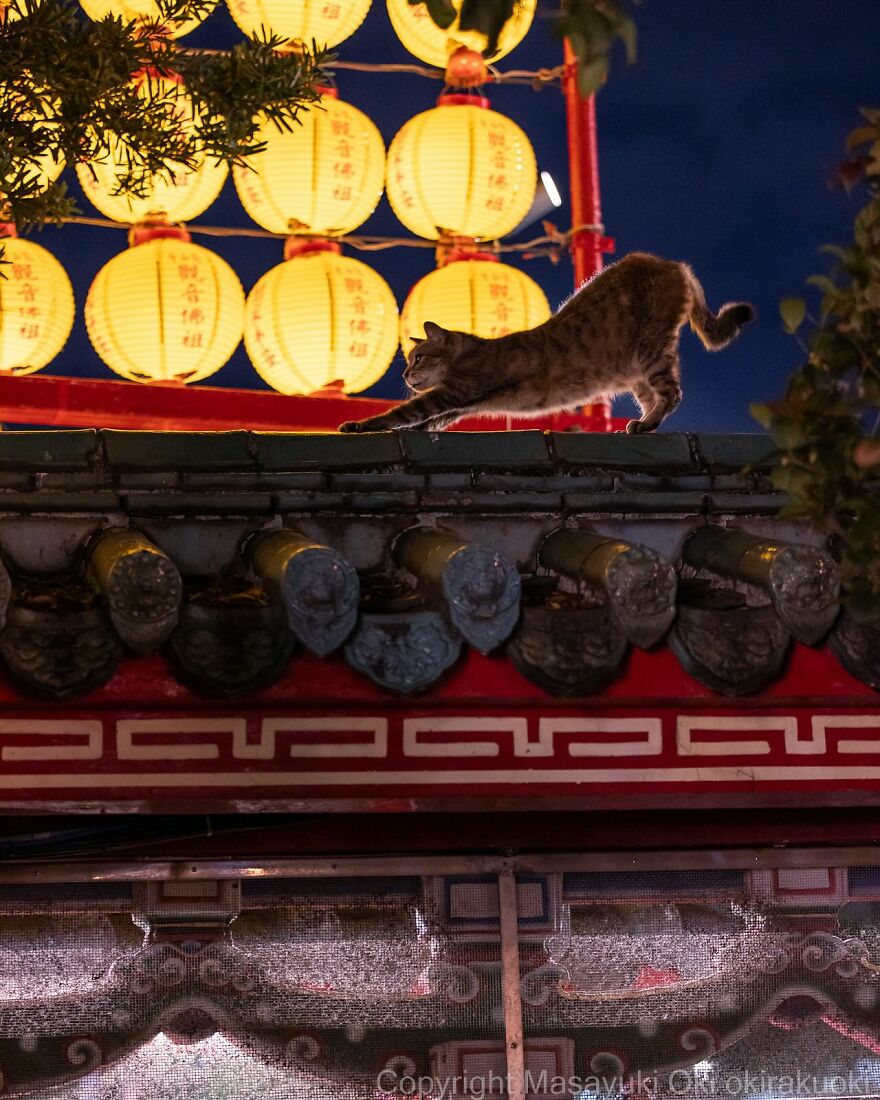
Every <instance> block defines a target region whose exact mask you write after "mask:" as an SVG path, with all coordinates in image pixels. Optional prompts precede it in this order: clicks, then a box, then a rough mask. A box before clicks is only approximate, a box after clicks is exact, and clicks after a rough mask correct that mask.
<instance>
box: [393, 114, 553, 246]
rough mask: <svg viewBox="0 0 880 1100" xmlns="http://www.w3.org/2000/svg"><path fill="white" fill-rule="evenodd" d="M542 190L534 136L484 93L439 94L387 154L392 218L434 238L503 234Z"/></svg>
mask: <svg viewBox="0 0 880 1100" xmlns="http://www.w3.org/2000/svg"><path fill="white" fill-rule="evenodd" d="M536 185H537V171H536V167H535V154H534V152H533V151H532V147H531V144H530V143H529V139H528V138H527V137H526V135H525V134H524V133H523V132H522V130H521V129H520V128H519V126H517V125H516V123H515V122H513V121H511V119H509V118H507V117H506V116H505V115H502V114H499V113H498V112H497V111H492V110H490V109H489V101H488V100H487V99H484V98H483V97H482V96H476V95H443V96H441V97H440V98H439V99H438V100H437V106H436V107H434V108H432V109H431V110H430V111H423V112H422V114H420V115H416V116H415V118H411V119H410V120H409V122H407V123H406V124H405V125H404V126H403V127H402V128H401V129H400V130H399V131H398V132H397V134H396V136H395V138H394V140H393V141H392V142H391V148H390V149H389V150H388V169H387V178H386V188H387V191H388V199H389V201H390V203H391V206H392V208H393V210H394V213H395V214H396V215H397V217H398V218H399V219H400V220H401V221H402V222H403V224H404V225H405V226H406V227H407V229H409V230H411V232H413V233H415V234H417V235H418V236H419V237H426V238H428V239H429V240H437V239H439V238H440V237H443V236H454V237H470V238H472V239H474V240H489V239H494V238H496V237H503V236H504V234H505V233H510V232H511V230H513V229H515V228H516V226H517V225H519V223H520V221H522V219H523V217H524V216H525V215H526V213H527V212H528V210H529V208H530V207H531V205H532V200H533V199H534V197H535V188H536Z"/></svg>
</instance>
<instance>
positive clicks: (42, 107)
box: [0, 74, 64, 194]
mask: <svg viewBox="0 0 880 1100" xmlns="http://www.w3.org/2000/svg"><path fill="white" fill-rule="evenodd" d="M0 101H2V104H3V107H4V109H6V110H10V109H11V110H12V111H13V112H14V117H15V118H16V120H17V121H18V122H20V123H21V124H22V126H23V127H24V128H26V129H27V131H28V132H29V134H32V135H34V136H37V135H39V136H40V137H41V138H42V137H45V136H47V135H48V137H49V140H50V141H52V140H53V137H54V135H53V134H52V131H53V130H54V131H57V129H58V123H57V121H56V118H57V115H58V112H59V111H60V109H61V103H60V101H59V100H58V98H57V97H56V96H53V95H52V94H51V93H49V92H47V91H46V90H45V89H43V88H38V87H37V86H36V85H35V84H34V83H33V82H32V81H31V79H30V76H29V75H28V74H23V75H22V76H21V77H19V80H18V81H16V83H15V84H13V83H2V84H0ZM22 136H24V135H22ZM20 163H22V162H21V161H20V160H19V158H18V157H13V158H12V168H13V171H15V170H16V169H17V168H18V166H19V164H20ZM23 163H25V170H26V173H27V174H26V177H24V178H23V179H22V183H23V184H24V185H25V187H26V188H27V189H28V190H29V191H30V192H31V194H37V193H39V192H41V191H45V190H46V188H47V187H48V186H49V184H50V183H54V181H55V180H56V179H58V177H59V176H60V175H61V173H62V171H63V170H64V158H63V157H59V158H58V159H57V160H56V159H55V158H54V157H53V156H52V154H51V153H50V152H48V151H47V152H44V153H41V154H40V155H39V156H36V157H33V158H28V159H27V161H26V162H23Z"/></svg>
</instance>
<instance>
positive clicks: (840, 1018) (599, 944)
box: [0, 867, 880, 1100]
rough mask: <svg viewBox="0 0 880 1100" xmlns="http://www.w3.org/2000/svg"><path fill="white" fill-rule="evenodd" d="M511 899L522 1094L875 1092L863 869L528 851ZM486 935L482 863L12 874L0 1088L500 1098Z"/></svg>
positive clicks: (871, 954)
mask: <svg viewBox="0 0 880 1100" xmlns="http://www.w3.org/2000/svg"><path fill="white" fill-rule="evenodd" d="M516 906H517V910H518V923H517V928H518V935H517V937H516V946H517V947H518V952H519V963H520V980H519V990H520V993H521V999H522V1012H521V1024H522V1028H523V1036H524V1047H523V1049H524V1061H525V1081H524V1083H525V1090H526V1093H527V1094H528V1095H529V1096H530V1097H532V1098H534V1100H545V1098H549V1097H553V1096H557V1097H570V1098H572V1100H574V1098H577V1100H589V1098H590V1097H592V1096H597V1097H603V1098H605V1097H607V1098H609V1100H611V1098H613V1100H623V1098H625V1097H635V1096H639V1097H645V1098H646V1100H652V1098H655V1097H656V1098H662V1100H667V1098H672V1097H684V1098H686V1100H688V1098H694V1100H715V1098H718V1100H721V1098H727V1097H749V1098H752V1100H775V1098H777V1097H788V1096H791V1097H803V1098H819V1097H821V1098H822V1100H824V1098H825V1097H829V1098H830V1097H838V1098H841V1100H844V1098H846V1100H850V1098H853V1100H854V1098H855V1097H874V1096H880V1013H878V997H880V872H878V870H877V869H875V868H870V867H861V868H849V869H847V868H821V867H813V868H807V869H803V868H801V869H794V868H793V869H789V870H785V869H783V870H768V869H758V870H750V871H731V870H723V871H718V870H713V871H652V872H627V873H584V872H576V873H575V872H572V873H570V874H567V873H559V872H553V873H550V872H548V873H546V874H539V873H534V874H519V875H518V876H517V878H516ZM501 959H502V943H501V934H500V923H499V889H498V879H497V877H496V876H494V875H491V874H487V875H473V874H461V875H449V874H444V875H431V874H426V875H423V876H409V877H395V876H387V877H369V878H321V879H271V878H254V879H250V880H245V881H244V882H243V883H238V882H236V881H219V880H218V881H184V882H166V883H155V882H154V883H149V884H140V885H139V884H135V885H134V886H133V887H132V888H127V889H126V890H120V889H118V887H113V888H110V887H107V886H101V885H100V884H94V885H90V886H86V885H83V884H78V885H72V886H70V887H66V886H63V885H62V886H58V887H57V888H53V889H52V891H48V892H47V891H46V890H45V889H44V890H43V892H42V893H40V892H39V891H31V892H30V893H29V892H28V891H27V890H22V889H18V890H8V889H7V890H4V891H3V892H2V893H0V1072H2V1075H3V1077H2V1083H3V1090H2V1095H13V1096H14V1095H32V1096H36V1097H46V1098H47V1100H48V1098H49V1097H58V1098H63V1100H67V1098H71V1100H73V1098H78V1100H134V1098H140V1097H144V1098H147V1097H148V1098H150V1100H165V1098H168V1100H172V1098H173V1100H178V1098H182V1097H192V1098H205V1100H209V1098H210V1100H251V1098H254V1100H256V1098H259V1100H273V1098H282V1097H283V1098H288V1097H290V1098H292V1097H303V1098H306V1100H311V1098H315V1100H325V1098H326V1100H330V1098H331V1097H333V1098H334V1100H335V1098H338V1097H342V1098H346V1097H350V1098H352V1100H354V1098H365V1100H381V1098H382V1097H383V1096H400V1095H404V1096H417V1097H419V1098H422V1097H425V1098H427V1097H429V1096H430V1097H435V1098H437V1100H487V1098H489V1100H491V1098H492V1097H495V1096H500V1095H502V1094H504V1093H505V1092H507V1091H508V1089H509V1092H510V1094H511V1096H512V1097H515V1096H516V1095H517V1088H518V1085H519V1084H520V1083H521V1082H520V1080H519V1079H518V1078H517V1079H516V1080H510V1081H508V1078H507V1073H506V1070H507V1063H506V1059H505V1050H506V1038H507V1039H508V1040H509V1039H510V1035H507V1036H506V1033H505V1010H504V1003H503V1001H504V998H503V989H504V975H503V968H502V961H501ZM508 978H509V979H512V980H513V982H514V984H515V980H516V979H515V973H512V972H509V973H508ZM511 1022H512V1021H511V1015H510V1009H509V1008H508V1018H507V1023H508V1027H510V1026H511ZM511 1065H513V1061H511Z"/></svg>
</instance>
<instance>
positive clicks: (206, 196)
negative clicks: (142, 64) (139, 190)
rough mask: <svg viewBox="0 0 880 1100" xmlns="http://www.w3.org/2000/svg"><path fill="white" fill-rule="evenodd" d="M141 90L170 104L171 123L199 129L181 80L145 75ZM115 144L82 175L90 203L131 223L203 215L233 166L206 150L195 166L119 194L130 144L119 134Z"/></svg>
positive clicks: (84, 168) (85, 166) (80, 172)
mask: <svg viewBox="0 0 880 1100" xmlns="http://www.w3.org/2000/svg"><path fill="white" fill-rule="evenodd" d="M137 91H138V96H139V97H141V98H142V99H145V100H148V99H155V100H161V101H162V102H163V103H165V104H167V108H168V116H169V126H172V127H174V128H175V129H180V130H181V131H183V132H188V133H189V134H192V133H193V132H194V129H195V125H196V121H197V116H196V115H195V113H194V111H193V102H192V99H191V98H190V97H189V96H188V95H187V93H186V91H185V89H184V86H183V84H182V83H181V82H180V81H175V80H171V79H166V78H164V77H159V76H156V75H155V74H150V75H147V74H145V75H143V76H141V77H139V78H138V81H137ZM109 144H110V150H109V153H108V155H106V156H105V157H104V158H103V159H102V160H93V161H89V162H88V163H86V164H78V165H77V166H76V174H77V176H78V177H79V182H80V184H81V186H82V189H83V191H84V192H85V193H86V195H87V196H88V198H89V200H90V202H91V203H92V204H93V205H94V206H96V207H97V208H98V210H100V211H101V213H102V214H103V215H104V216H105V217H107V218H112V219H113V220H114V221H117V222H124V223H127V224H129V225H130V224H133V223H135V222H140V221H149V220H155V219H157V218H161V220H163V221H167V222H184V221H190V220H191V219H192V218H196V217H198V215H199V214H202V213H204V211H205V210H207V209H208V207H209V206H210V205H211V203H212V202H213V201H214V200H215V199H216V198H217V196H218V195H219V194H220V191H221V189H222V188H223V184H224V182H225V181H226V176H227V174H228V171H229V170H228V168H227V166H226V164H225V163H224V162H222V161H220V162H219V163H218V162H217V161H215V160H213V159H212V158H210V157H207V156H205V154H204V153H201V154H200V155H199V163H198V166H197V167H196V168H194V169H187V168H185V167H184V166H183V165H180V166H179V167H178V169H177V170H176V171H175V172H174V174H173V176H171V178H169V177H168V176H167V175H165V174H161V173H157V174H156V175H154V176H153V178H152V179H151V180H150V181H149V182H148V184H147V187H146V189H145V191H144V193H143V195H126V194H115V192H116V191H117V189H118V186H119V181H120V179H121V178H122V177H123V176H124V175H125V173H126V164H127V161H128V158H129V155H130V154H129V149H130V145H129V143H128V142H125V141H120V140H118V139H116V138H113V139H111V141H110V143H109Z"/></svg>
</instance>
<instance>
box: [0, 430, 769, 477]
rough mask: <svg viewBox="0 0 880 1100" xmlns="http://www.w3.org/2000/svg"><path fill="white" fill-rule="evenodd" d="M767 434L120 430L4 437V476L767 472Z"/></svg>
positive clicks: (0, 456) (0, 440)
mask: <svg viewBox="0 0 880 1100" xmlns="http://www.w3.org/2000/svg"><path fill="white" fill-rule="evenodd" d="M772 456H773V445H772V443H771V441H770V439H769V437H767V436H765V435H760V434H740V435H734V434H728V435H715V434H711V433H683V432H677V433H676V432H663V433H660V434H656V435H626V434H624V433H609V434H602V433H593V432H541V431H536V430H535V431H511V432H423V431H413V432H400V433H393V432H378V433H375V434H370V435H339V434H337V433H335V432H325V433H314V434H310V433H303V432H291V433H284V432H251V431H243V430H242V431H229V432H141V431H119V430H115V429H78V430H73V431H64V430H48V431H12V432H3V433H2V434H0V469H2V470H23V469H26V470H32V471H35V472H39V471H44V472H48V471H61V470H70V471H83V470H100V469H106V470H175V471H225V470H230V471H251V470H262V471H267V472H270V471H273V470H279V471H310V470H321V471H332V470H349V471H358V470H366V469H382V468H389V467H404V468H408V469H411V470H421V471H431V470H435V471H445V470H464V469H475V470H476V469H479V470H483V471H487V470H518V471H525V470H528V471H533V472H535V473H549V472H551V471H558V472H566V471H570V470H576V469H583V468H590V467H599V468H608V469H614V470H633V471H641V472H646V473H662V474H669V475H686V474H699V473H723V472H735V471H738V470H740V469H741V468H743V467H744V466H749V467H752V468H758V469H766V468H767V467H768V466H769V465H770V463H771V461H772Z"/></svg>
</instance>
